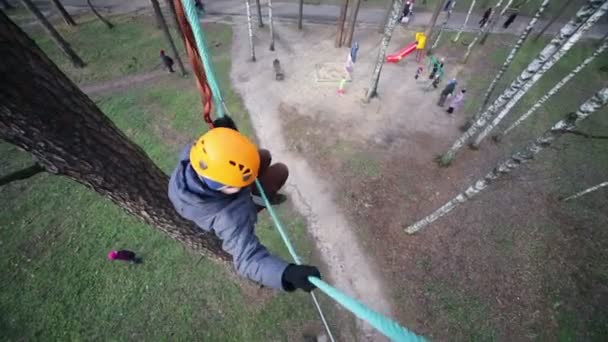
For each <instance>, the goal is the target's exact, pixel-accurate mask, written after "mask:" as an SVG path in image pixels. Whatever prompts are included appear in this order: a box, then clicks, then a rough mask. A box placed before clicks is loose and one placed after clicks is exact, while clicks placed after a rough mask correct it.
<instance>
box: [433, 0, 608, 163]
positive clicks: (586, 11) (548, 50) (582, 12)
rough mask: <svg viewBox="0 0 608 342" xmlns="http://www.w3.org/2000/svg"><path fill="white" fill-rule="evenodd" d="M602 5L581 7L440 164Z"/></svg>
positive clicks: (594, 1) (595, 0) (592, 0)
mask: <svg viewBox="0 0 608 342" xmlns="http://www.w3.org/2000/svg"><path fill="white" fill-rule="evenodd" d="M600 6H608V2H606V1H605V0H588V1H587V3H586V4H585V5H583V7H581V9H579V10H578V12H577V13H576V15H575V17H574V18H573V19H572V20H570V21H569V22H568V23H566V24H565V25H564V26H563V27H562V29H561V30H560V32H559V33H558V34H557V35H556V36H555V37H554V38H553V39H552V40H551V41H550V42H549V44H547V46H545V48H544V49H543V50H542V51H541V52H540V53H539V54H538V56H536V58H535V59H534V60H532V62H530V64H529V65H528V66H527V67H526V69H525V70H524V71H523V72H522V73H521V74H520V75H519V76H518V77H517V79H516V80H515V81H513V82H512V83H511V85H509V87H507V89H505V91H504V92H503V93H502V94H501V95H500V96H499V97H498V98H497V99H496V100H495V101H494V103H493V104H492V105H491V106H490V107H488V108H487V109H486V110H485V111H484V112H483V113H481V115H479V116H478V118H477V120H475V121H473V123H472V125H471V126H470V127H469V129H468V130H467V131H466V132H464V133H463V134H462V135H461V136H460V137H459V138H458V139H456V141H455V142H454V144H452V146H451V147H450V149H449V150H448V151H446V152H445V153H444V154H443V155H442V156H441V157H440V158H439V164H440V165H442V166H447V165H449V164H450V162H451V161H452V160H453V159H454V156H455V155H456V153H457V152H458V151H459V150H460V149H461V148H462V147H463V146H464V145H465V144H466V143H467V141H469V139H471V138H472V137H473V136H474V135H475V134H476V133H477V131H479V129H481V128H482V127H484V126H485V125H486V123H487V121H488V120H489V119H490V118H491V117H492V115H493V114H494V113H495V112H496V110H497V109H499V108H502V107H503V106H504V105H505V104H506V103H507V102H508V101H509V100H510V99H511V98H512V97H513V96H514V95H515V94H516V93H517V92H518V91H519V90H520V89H521V88H522V87H523V86H524V85H525V84H526V83H527V82H528V81H529V80H530V79H531V78H532V77H533V76H534V74H535V73H536V72H538V70H540V69H541V68H542V66H543V64H544V63H545V62H546V61H547V60H548V59H549V58H551V56H553V54H554V53H555V52H556V51H557V50H559V48H560V47H561V46H562V45H563V44H564V43H565V42H566V41H567V40H568V39H569V38H570V37H571V36H572V35H574V34H575V33H576V31H577V30H578V29H579V27H581V26H582V25H583V23H585V21H587V19H589V18H590V17H591V16H592V15H593V13H594V12H595V11H596V10H598V9H599V8H600Z"/></svg>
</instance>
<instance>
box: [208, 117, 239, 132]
mask: <svg viewBox="0 0 608 342" xmlns="http://www.w3.org/2000/svg"><path fill="white" fill-rule="evenodd" d="M217 127H224V128H230V129H233V130H235V131H238V129H237V128H236V124H235V123H234V121H233V120H232V118H231V117H229V116H228V115H224V116H223V117H221V118H217V119H215V120H213V128H217Z"/></svg>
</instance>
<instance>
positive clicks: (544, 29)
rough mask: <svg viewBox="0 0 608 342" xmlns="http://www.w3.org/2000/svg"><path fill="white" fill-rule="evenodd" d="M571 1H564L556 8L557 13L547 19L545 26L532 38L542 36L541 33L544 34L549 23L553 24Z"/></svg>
mask: <svg viewBox="0 0 608 342" xmlns="http://www.w3.org/2000/svg"><path fill="white" fill-rule="evenodd" d="M571 2H572V0H567V1H566V2H564V4H563V5H562V7H560V8H559V9H558V10H557V14H556V15H555V16H554V17H553V18H551V20H549V22H548V23H547V24H546V25H545V27H543V29H542V30H540V32H538V34H537V35H536V36H535V37H534V40H535V41H536V40H538V39H539V38H540V37H542V35H543V34H545V31H547V29H548V28H549V27H551V25H553V23H554V22H555V21H556V20H557V19H559V17H561V16H562V14H564V11H565V10H566V8H568V5H570V3H571Z"/></svg>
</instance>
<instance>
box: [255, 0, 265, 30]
mask: <svg viewBox="0 0 608 342" xmlns="http://www.w3.org/2000/svg"><path fill="white" fill-rule="evenodd" d="M255 7H256V8H257V10H258V27H264V21H263V20H262V6H261V5H260V0H255Z"/></svg>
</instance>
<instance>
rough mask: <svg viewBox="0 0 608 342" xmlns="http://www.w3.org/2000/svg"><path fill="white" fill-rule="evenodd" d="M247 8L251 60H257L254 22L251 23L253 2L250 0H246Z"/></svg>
mask: <svg viewBox="0 0 608 342" xmlns="http://www.w3.org/2000/svg"><path fill="white" fill-rule="evenodd" d="M245 7H246V8H247V28H248V29H249V51H250V53H251V61H252V62H255V46H254V45H253V24H252V23H251V3H250V0H245Z"/></svg>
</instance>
